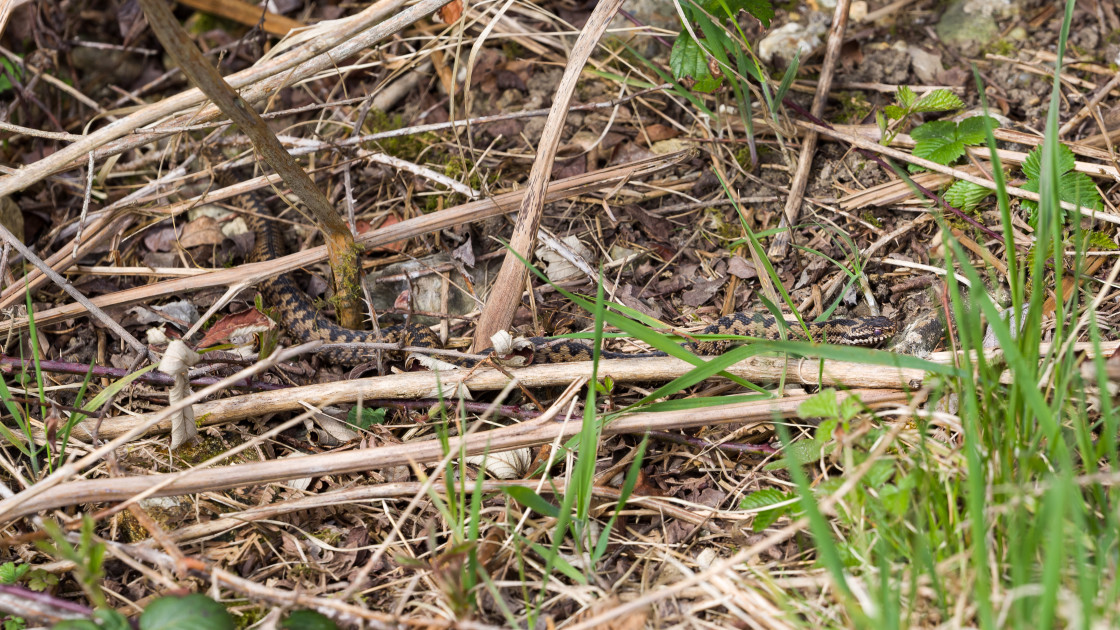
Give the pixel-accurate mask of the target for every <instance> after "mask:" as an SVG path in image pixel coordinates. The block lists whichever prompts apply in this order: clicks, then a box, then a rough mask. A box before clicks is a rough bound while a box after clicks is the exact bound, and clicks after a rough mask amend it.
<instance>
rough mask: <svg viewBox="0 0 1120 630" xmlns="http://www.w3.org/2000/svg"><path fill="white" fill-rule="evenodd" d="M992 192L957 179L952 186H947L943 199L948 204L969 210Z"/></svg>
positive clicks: (965, 210)
mask: <svg viewBox="0 0 1120 630" xmlns="http://www.w3.org/2000/svg"><path fill="white" fill-rule="evenodd" d="M994 192H995V191H994V190H991V189H990V188H984V187H983V186H980V185H978V184H973V183H972V182H966V181H964V180H961V179H958V180H957V181H955V182H953V185H952V186H949V189H948V190H946V191H945V195H944V196H945V201H946V202H947V203H949V204H950V205H952V206H955V207H957V208H960V209H961V210H963V211H964V212H969V211H970V210H972V209H973V208H975V207H976V206H978V205H980V202H981V201H983V200H984V199H985V198H986V197H987V196H988V195H991V194H992V193H994Z"/></svg>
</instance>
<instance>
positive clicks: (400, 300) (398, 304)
mask: <svg viewBox="0 0 1120 630" xmlns="http://www.w3.org/2000/svg"><path fill="white" fill-rule="evenodd" d="M411 304H412V292H411V291H409V290H408V289H405V290H404V291H401V292H400V293H399V294H398V295H397V299H395V300H393V308H395V309H396V310H398V311H407V310H408V307H409V305H411Z"/></svg>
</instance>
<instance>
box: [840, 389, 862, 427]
mask: <svg viewBox="0 0 1120 630" xmlns="http://www.w3.org/2000/svg"><path fill="white" fill-rule="evenodd" d="M862 409H863V402H862V401H861V400H860V399H859V396H854V395H852V396H848V397H847V398H845V399H844V400H842V401H841V402H840V419H841V420H844V421H845V422H847V421H848V420H851V419H852V418H854V417H856V414H857V413H859V412H860V410H862Z"/></svg>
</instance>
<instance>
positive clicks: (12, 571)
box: [0, 562, 31, 584]
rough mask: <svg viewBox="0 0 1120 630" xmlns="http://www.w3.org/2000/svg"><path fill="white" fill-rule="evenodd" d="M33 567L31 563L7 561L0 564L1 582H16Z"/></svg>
mask: <svg viewBox="0 0 1120 630" xmlns="http://www.w3.org/2000/svg"><path fill="white" fill-rule="evenodd" d="M30 569H31V565H30V564H18V565H17V564H16V563H14V562H5V563H4V564H0V584H15V583H16V582H18V581H19V579H20V578H22V577H23V576H24V574H25V573H27V572H28V571H29V570H30Z"/></svg>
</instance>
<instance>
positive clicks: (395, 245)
mask: <svg viewBox="0 0 1120 630" xmlns="http://www.w3.org/2000/svg"><path fill="white" fill-rule="evenodd" d="M400 222H401V219H400V217H398V216H397V215H395V214H387V215H385V220H384V221H382V222H381V225H379V226H377V229H378V230H380V229H383V228H387V227H389V226H390V225H395V224H397V223H400ZM362 223H364V221H358V234H363V233H364V232H363V231H362ZM366 226H367V229H366V231H369V230H371V229H374V228H373V227H371V226H370V224H369V223H366ZM407 246H408V241H407V240H405V241H393V242H392V243H386V244H385V245H382V246H381V247H374V248H373V251H375V252H394V253H398V254H399V253H400V252H403V251H404V248H405V247H407Z"/></svg>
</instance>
